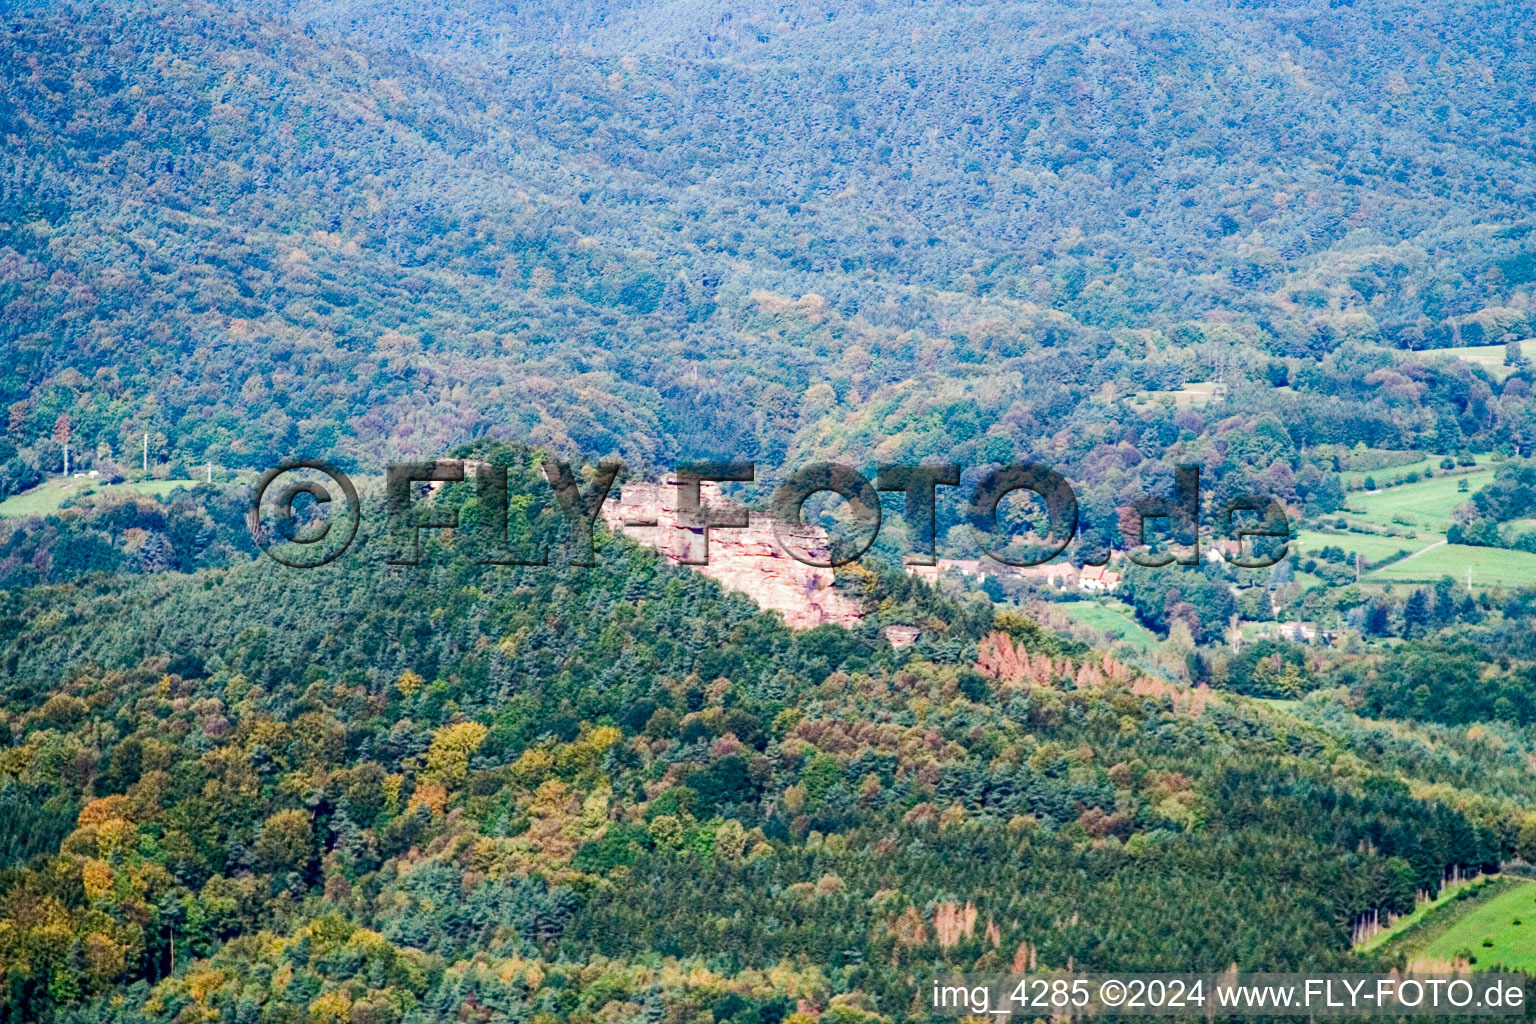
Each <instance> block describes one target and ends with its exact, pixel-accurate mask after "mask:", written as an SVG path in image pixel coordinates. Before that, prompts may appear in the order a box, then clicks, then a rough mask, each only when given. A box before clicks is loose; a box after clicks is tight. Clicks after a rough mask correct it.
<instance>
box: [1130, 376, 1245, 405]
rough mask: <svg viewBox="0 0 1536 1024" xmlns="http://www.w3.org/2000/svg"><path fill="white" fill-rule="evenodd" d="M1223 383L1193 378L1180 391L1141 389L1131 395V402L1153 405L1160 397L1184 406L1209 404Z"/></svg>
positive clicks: (1133, 403)
mask: <svg viewBox="0 0 1536 1024" xmlns="http://www.w3.org/2000/svg"><path fill="white" fill-rule="evenodd" d="M1221 388H1222V385H1220V384H1218V383H1216V382H1215V381H1206V380H1192V381H1189V382H1188V383H1187V384H1185V385H1184V387H1183V388H1181V389H1180V390H1178V391H1141V392H1138V393H1136V394H1135V395H1132V396H1131V399H1130V401H1131V404H1132V405H1135V406H1144V405H1151V404H1153V403H1154V402H1156V401H1157V400H1158V399H1159V398H1171V399H1173V404H1174V405H1176V406H1179V407H1180V408H1183V407H1185V406H1190V407H1195V406H1202V405H1209V404H1210V403H1211V401H1212V400H1213V399H1214V398H1215V397H1216V395H1217V393H1218V392H1219V391H1220V390H1221Z"/></svg>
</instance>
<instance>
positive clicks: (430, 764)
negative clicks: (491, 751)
mask: <svg viewBox="0 0 1536 1024" xmlns="http://www.w3.org/2000/svg"><path fill="white" fill-rule="evenodd" d="M489 732H490V730H489V729H487V728H486V727H485V726H483V725H481V724H480V723H479V722H455V723H454V724H453V725H445V726H443V727H442V728H441V729H439V730H437V732H435V733H433V734H432V746H431V747H430V748H429V749H428V750H427V770H426V772H425V773H424V774H423V781H427V782H437V783H440V784H442V785H443V786H445V787H448V788H450V789H451V788H453V787H455V786H461V785H463V784H464V780H465V779H466V778H467V777H468V776H469V758H470V756H471V755H472V754H474V752H475V751H476V750H479V749H480V744H482V743H484V742H485V737H486V734H487V733H489Z"/></svg>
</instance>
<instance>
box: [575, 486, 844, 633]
mask: <svg viewBox="0 0 1536 1024" xmlns="http://www.w3.org/2000/svg"><path fill="white" fill-rule="evenodd" d="M677 497H678V488H677V484H676V481H675V480H670V479H669V480H667V481H665V482H663V483H660V484H652V483H633V484H625V485H624V487H623V490H622V493H621V494H620V496H619V497H618V498H617V499H610V500H609V501H608V502H607V503H606V504H605V505H604V506H603V520H604V522H606V523H607V524H608V526H609V528H610V529H612V530H614V531H616V532H619V533H624V534H626V535H628V536H630V537H633V538H634V539H636V540H638V541H640V542H641V543H643V544H648V545H650V546H651V547H653V548H655V549H656V550H657V551H660V552H661V553H662V554H663V555H665V556H666V557H667V558H668V559H670V560H671V561H672V562H673V563H675V564H679V565H681V564H689V563H701V562H702V563H705V564H693V565H692V566H691V567H692V568H693V569H694V570H696V571H698V572H701V573H703V574H704V575H706V576H709V577H710V578H712V579H716V580H719V581H720V582H721V583H722V584H724V585H725V586H727V587H729V588H731V589H732V590H738V591H740V592H742V593H743V594H746V595H747V596H748V597H750V598H751V599H752V600H753V601H755V602H756V603H757V605H758V607H760V608H764V609H767V610H768V611H775V612H778V613H779V614H781V615H783V616H784V621H785V622H786V623H788V624H789V625H790V626H791V627H792V628H795V629H810V628H812V627H814V626H820V625H825V624H828V623H831V624H833V625H838V626H851V625H853V624H855V623H857V622H858V621H859V620H860V619H861V618H862V617H863V613H862V612H861V610H860V608H859V606H858V605H857V604H856V603H855V602H854V601H852V600H851V599H849V598H848V597H846V596H844V595H843V594H842V593H841V592H839V591H837V590H835V589H834V588H833V585H832V584H833V575H832V570H831V569H819V568H816V567H815V566H810V565H806V564H804V563H803V562H799V561H796V560H795V559H793V558H791V557H790V556H789V555H788V554H786V553H785V551H784V548H783V546H782V545H781V544H780V543H779V540H778V538H777V537H776V536H774V530H773V522H772V520H771V519H770V517H768V516H766V515H760V514H758V513H752V514H751V515H750V516H749V517H748V522H747V525H746V526H744V527H734V528H733V527H719V526H716V527H711V528H710V529H709V530H708V533H707V536H706V532H705V530H704V529H703V528H701V527H695V526H688V525H684V524H683V523H681V522H679V510H678V501H677ZM700 498H701V500H702V503H703V505H704V507H705V509H706V510H707V509H709V508H711V507H714V508H720V507H721V506H722V505H724V504H726V503H725V502H724V501H723V499H722V498H721V496H720V491H719V488H718V486H716V485H713V484H708V483H706V484H702V485H701V486H700ZM683 518H684V519H686V518H687V516H686V515H684V516H683ZM787 535H789V536H792V537H793V538H794V541H795V546H796V548H797V549H799V550H802V551H805V552H807V553H809V554H811V555H812V556H813V557H815V558H817V559H818V560H823V559H825V558H826V557H827V552H828V549H827V541H826V535H825V534H824V533H822V532H821V531H820V530H817V529H815V528H812V527H800V528H796V529H794V530H793V531H788V532H787ZM706 545H707V547H706ZM706 558H707V561H706Z"/></svg>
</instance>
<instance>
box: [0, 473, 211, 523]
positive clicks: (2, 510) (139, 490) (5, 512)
mask: <svg viewBox="0 0 1536 1024" xmlns="http://www.w3.org/2000/svg"><path fill="white" fill-rule="evenodd" d="M193 486H196V484H195V483H194V481H191V480H142V481H139V482H137V483H126V484H103V483H99V482H98V481H95V480H77V479H70V480H48V481H45V482H43V483H41V484H38V485H37V486H36V487H34V488H32V489H31V490H30V491H22V492H21V493H20V494H17V495H14V496H13V497H10V498H7V499H5V500H4V501H0V518H19V517H21V516H46V515H49V514H50V513H53V512H57V511H58V510H59V507H60V506H62V505H63V504H64V502H66V501H68V500H69V499H71V498H79V497H82V496H84V495H87V494H92V493H97V492H100V493H109V492H112V491H117V490H125V491H132V492H133V493H135V494H153V495H157V496H159V495H165V494H170V493H171V492H172V491H174V490H175V489H176V488H178V487H193Z"/></svg>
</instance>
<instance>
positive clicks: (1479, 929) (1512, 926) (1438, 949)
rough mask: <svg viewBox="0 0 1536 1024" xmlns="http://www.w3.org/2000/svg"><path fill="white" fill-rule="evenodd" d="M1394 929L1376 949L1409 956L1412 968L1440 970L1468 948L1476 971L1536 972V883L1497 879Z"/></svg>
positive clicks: (1387, 953) (1462, 954) (1389, 954)
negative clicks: (1416, 922)
mask: <svg viewBox="0 0 1536 1024" xmlns="http://www.w3.org/2000/svg"><path fill="white" fill-rule="evenodd" d="M1395 932H1396V933H1395V934H1393V935H1390V936H1388V937H1387V939H1386V941H1385V942H1383V943H1381V944H1380V948H1381V950H1382V952H1383V953H1385V954H1386V955H1388V956H1395V955H1396V954H1397V953H1399V952H1401V953H1405V954H1407V957H1408V965H1409V969H1410V970H1427V969H1434V968H1441V967H1444V966H1446V965H1449V964H1450V963H1451V962H1453V961H1454V960H1456V959H1457V957H1458V956H1465V955H1466V954H1467V953H1469V952H1470V953H1471V955H1472V956H1474V957H1476V958H1477V963H1476V966H1477V968H1478V969H1480V970H1481V969H1489V968H1492V967H1494V966H1496V965H1497V966H1502V967H1507V968H1509V969H1510V970H1515V971H1536V885H1533V884H1532V883H1530V882H1527V881H1524V880H1521V879H1514V878H1509V877H1508V876H1505V877H1502V878H1498V879H1495V880H1493V881H1491V882H1489V883H1488V884H1487V885H1485V886H1482V887H1480V888H1479V889H1478V890H1477V891H1476V895H1473V896H1471V897H1469V898H1466V899H1451V900H1448V901H1446V902H1445V903H1443V904H1441V905H1439V906H1437V907H1435V908H1433V909H1431V910H1430V911H1429V912H1428V913H1426V914H1424V915H1423V916H1422V918H1421V920H1420V921H1419V923H1418V924H1417V925H1414V926H1411V927H1409V928H1408V929H1407V930H1395Z"/></svg>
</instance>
